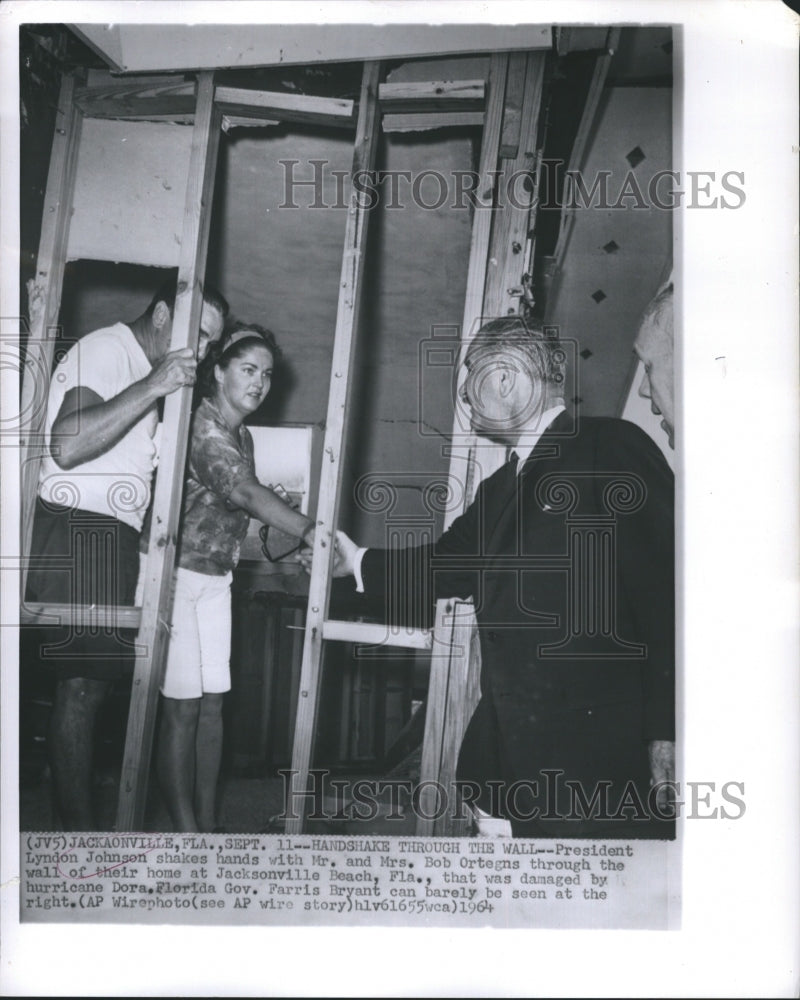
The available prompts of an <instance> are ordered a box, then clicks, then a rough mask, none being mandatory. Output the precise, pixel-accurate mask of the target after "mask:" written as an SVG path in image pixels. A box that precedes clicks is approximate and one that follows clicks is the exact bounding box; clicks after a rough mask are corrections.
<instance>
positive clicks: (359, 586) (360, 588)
mask: <svg viewBox="0 0 800 1000" xmlns="http://www.w3.org/2000/svg"><path fill="white" fill-rule="evenodd" d="M366 551H367V550H366V549H365V548H359V550H358V551H357V552H356V555H355V558H354V559H353V576H354V577H355V578H356V593H357V594H363V593H364V578H363V577H362V575H361V562H362V560H363V558H364V553H365V552H366Z"/></svg>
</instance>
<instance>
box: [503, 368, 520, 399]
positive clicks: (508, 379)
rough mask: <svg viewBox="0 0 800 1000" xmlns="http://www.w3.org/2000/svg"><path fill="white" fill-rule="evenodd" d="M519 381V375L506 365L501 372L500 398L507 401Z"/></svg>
mask: <svg viewBox="0 0 800 1000" xmlns="http://www.w3.org/2000/svg"><path fill="white" fill-rule="evenodd" d="M516 381H517V373H516V372H515V371H514V369H513V368H511V367H510V366H508V365H504V366H503V368H502V369H501V370H500V385H499V391H500V397H501V399H505V397H506V396H508V395H509V393H511V392H512V391H513V389H514V385H515V384H516Z"/></svg>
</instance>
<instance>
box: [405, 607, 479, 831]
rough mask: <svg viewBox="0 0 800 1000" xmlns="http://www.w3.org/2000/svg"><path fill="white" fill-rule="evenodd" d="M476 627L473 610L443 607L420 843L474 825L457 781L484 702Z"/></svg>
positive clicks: (428, 717) (428, 719)
mask: <svg viewBox="0 0 800 1000" xmlns="http://www.w3.org/2000/svg"><path fill="white" fill-rule="evenodd" d="M476 625H477V621H476V618H475V612H474V610H473V608H472V605H471V604H468V603H466V602H464V601H451V600H440V601H437V603H436V624H435V626H434V631H433V654H432V656H431V672H430V679H429V683H428V704H427V708H426V714H425V737H424V740H423V744H422V761H421V764H420V786H421V789H422V790H421V793H420V809H419V814H418V815H417V825H416V833H417V836H418V837H424V836H440V837H453V836H461V835H465V834H466V833H467V832H468V828H469V825H470V823H469V821H468V820H467V819H465V820H459V819H458V818H457V809H456V807H457V804H458V803H457V798H456V790H455V780H456V768H457V765H458V754H459V751H460V750H461V743H462V741H463V739H464V733H465V732H466V729H467V726H468V725H469V721H470V719H471V718H472V715H473V712H474V711H475V708H476V706H477V704H478V700H479V699H480V672H481V669H480V668H481V658H480V644H479V641H478V632H477V628H476ZM436 785H438V788H439V790H438V791H437V788H436ZM443 796H446V797H447V810H446V811H445V812H444V813H443V815H441V816H438V817H437V816H436V813H437V812H438V811H439V808H437V807H438V806H439V805H440V803H441V802H443V801H444V799H443Z"/></svg>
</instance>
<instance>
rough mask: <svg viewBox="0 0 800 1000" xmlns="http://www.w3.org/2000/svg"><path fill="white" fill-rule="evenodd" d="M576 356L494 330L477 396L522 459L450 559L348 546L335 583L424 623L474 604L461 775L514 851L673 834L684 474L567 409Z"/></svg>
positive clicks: (437, 547) (477, 413)
mask: <svg viewBox="0 0 800 1000" xmlns="http://www.w3.org/2000/svg"><path fill="white" fill-rule="evenodd" d="M565 356H566V355H565V351H564V349H563V346H562V345H561V344H559V343H558V341H556V340H552V339H550V338H548V337H547V336H545V334H544V332H543V331H542V330H541V329H534V328H531V327H530V326H526V325H525V324H524V323H523V321H522V320H521V319H520V318H519V317H505V318H502V319H499V320H494V321H492V322H490V323H488V324H486V325H485V326H484V327H482V328H481V330H480V331H479V333H478V334H477V336H476V337H475V339H474V340H473V341H472V342H471V344H470V347H469V349H468V352H467V355H466V359H465V366H466V369H467V376H466V379H465V381H464V385H463V388H462V390H461V395H462V399H463V400H464V401H465V402H466V403H467V404H468V405H469V407H470V410H471V422H472V427H473V430H474V431H475V432H477V433H478V434H480V435H483V436H486V437H489V438H491V439H492V440H494V441H496V442H501V443H503V444H505V445H507V446H508V447H509V448H513V449H514V452H513V453H512V456H511V458H510V460H509V462H507V463H506V465H504V466H503V467H501V468H500V469H499V470H498V471H497V472H495V473H494V475H492V476H490V477H489V478H488V479H486V480H485V481H484V482H482V483H481V484H480V486H479V488H478V490H477V494H476V497H475V500H474V502H473V503H472V504H471V505H470V507H469V508H468V509H467V510H466V511H465V513H464V514H462V515H461V517H459V518H457V519H456V520H455V521H454V522H453V524H452V525H451V527H450V528H449V529H448V530H447V531H446V532H445V533H444V534H443V535H442V536H441V537H440V538H439V540H438V541H437V542H436V543H434V544H433V545H429V546H421V547H418V548H410V549H404V550H393V551H388V550H387V551H384V550H379V549H370V550H363V549H359V550H355V549H354V548H353V549H351V548H350V547H349V544H348V542H349V540H345V538H344V537H340V539H339V548H340V553H341V556H340V558H341V562H340V565H339V566H338V567H337V570H336V574H337V575H342V574H347V573H350V572H352V573H353V575H354V576H355V578H356V583H357V588H358V589H359V590H362V589H363V591H364V594H365V599H368V600H370V601H371V602H375V601H377V606H378V607H382V608H383V609H384V610H383V614H384V616H385V617H386V618H389V617H391V618H394V619H396V618H403V619H405V620H408V619H412V620H413V619H416V620H414V621H413V623H414V624H418V625H429V624H430V620H431V611H432V607H433V603H434V600H435V598H438V597H461V598H472V600H473V602H474V604H475V610H476V615H477V620H478V627H479V632H480V644H481V656H482V668H481V699H480V702H479V704H478V707H477V709H476V711H475V714H474V716H473V718H472V721H471V722H470V724H469V726H468V729H467V732H466V735H465V737H464V741H463V744H462V747H461V752H460V756H459V766H458V777H459V781H463V782H464V783H465V784H464V786H463V787H464V789H471V791H470V793H469V794H470V797H471V798H475V797H476V796H477V798H476V805H477V806H478V807H479V810H480V811H481V812H483V813H488V814H490V815H492V816H496V817H501V818H505V819H506V820H509V821H510V824H511V830H512V831H513V834H514V836H528V837H543V836H552V837H624V838H628V837H671V836H674V828H673V825H672V819H671V817H669V818H665V817H666V816H667V815H668V813H669V810H668V809H665V808H664V804H665V803H664V797H663V789H662V788H661V787H660V786H661V783H662V782H665V781H671V780H673V778H674V599H673V589H674V568H673V567H674V559H673V478H672V473H671V471H670V469H669V467H668V466H667V464H666V462H665V461H664V459H663V456H662V455H661V452H660V451H659V449H658V448H657V447H656V445H655V444H654V443H653V442H652V441H651V440H650V438H649V437H648V436H647V435H646V434H645V433H644V432H643V431H641V430H640V429H639V428H638V427H636V426H635V425H633V424H630V423H628V422H626V421H622V420H617V419H611V418H588V417H587V418H583V417H581V418H578V417H576V416H573V415H571V414H569V413H568V412H567V410H566V408H565V406H564V400H563V386H564V377H565V371H564V368H565ZM420 588H424V589H423V590H422V593H421V594H420ZM415 608H418V609H424V610H422V611H421V612H415V610H414V609H415ZM385 609H389V613H388V614H387V613H386V610H385ZM654 785H658V786H659V788H658V789H656V791H655V792H654V790H653V786H654Z"/></svg>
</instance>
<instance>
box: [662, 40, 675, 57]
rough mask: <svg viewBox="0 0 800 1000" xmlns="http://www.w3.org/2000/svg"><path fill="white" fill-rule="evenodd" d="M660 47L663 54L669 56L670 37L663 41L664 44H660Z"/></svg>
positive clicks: (670, 52) (670, 53) (670, 48)
mask: <svg viewBox="0 0 800 1000" xmlns="http://www.w3.org/2000/svg"><path fill="white" fill-rule="evenodd" d="M660 48H661V51H662V52H663V53H664V54H665V55H667V56H671V55H672V39H670V40H669V41H668V42H664V44H663V45H662V46H660Z"/></svg>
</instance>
